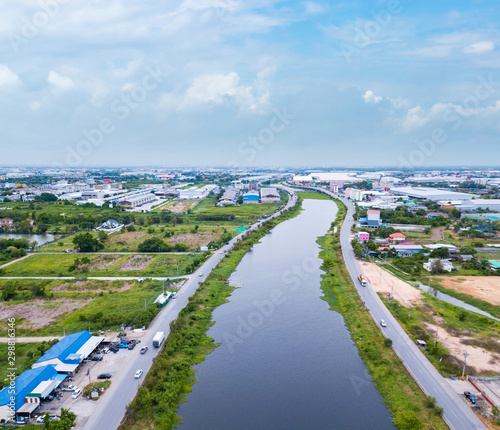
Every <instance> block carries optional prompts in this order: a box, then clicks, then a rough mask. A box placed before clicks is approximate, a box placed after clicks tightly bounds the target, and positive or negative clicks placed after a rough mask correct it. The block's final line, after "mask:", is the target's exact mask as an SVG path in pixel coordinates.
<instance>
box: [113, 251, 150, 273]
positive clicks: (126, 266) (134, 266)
mask: <svg viewBox="0 0 500 430" xmlns="http://www.w3.org/2000/svg"><path fill="white" fill-rule="evenodd" d="M152 261H153V257H150V256H149V255H134V256H133V257H130V258H128V259H127V260H126V261H125V262H123V263H122V264H121V266H120V270H121V271H127V270H143V269H145V268H146V267H147V266H149V264H150V263H151V262H152Z"/></svg>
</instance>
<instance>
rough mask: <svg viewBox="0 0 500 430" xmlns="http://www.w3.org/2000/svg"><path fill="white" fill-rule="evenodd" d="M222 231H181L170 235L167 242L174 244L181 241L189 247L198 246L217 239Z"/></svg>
mask: <svg viewBox="0 0 500 430" xmlns="http://www.w3.org/2000/svg"><path fill="white" fill-rule="evenodd" d="M221 235H222V233H215V232H211V231H203V232H200V233H196V234H193V233H182V234H178V235H176V236H172V237H171V238H170V239H169V240H168V243H169V244H170V245H175V244H176V243H183V244H184V245H186V246H188V247H189V248H191V249H195V248H199V247H200V246H207V245H208V244H209V243H210V242H212V241H213V240H217V239H218V238H219V237H220V236H221Z"/></svg>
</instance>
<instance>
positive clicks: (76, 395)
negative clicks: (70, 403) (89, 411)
mask: <svg viewBox="0 0 500 430" xmlns="http://www.w3.org/2000/svg"><path fill="white" fill-rule="evenodd" d="M80 394H82V390H80V388H77V389H76V390H75V391H74V392H73V394H72V395H71V398H72V399H76V398H77V397H78V396H79V395H80Z"/></svg>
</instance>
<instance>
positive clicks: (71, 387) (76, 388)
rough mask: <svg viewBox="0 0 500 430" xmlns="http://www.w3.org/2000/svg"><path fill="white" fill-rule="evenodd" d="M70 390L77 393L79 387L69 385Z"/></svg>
mask: <svg viewBox="0 0 500 430" xmlns="http://www.w3.org/2000/svg"><path fill="white" fill-rule="evenodd" d="M68 390H71V391H76V390H78V387H77V386H76V385H68Z"/></svg>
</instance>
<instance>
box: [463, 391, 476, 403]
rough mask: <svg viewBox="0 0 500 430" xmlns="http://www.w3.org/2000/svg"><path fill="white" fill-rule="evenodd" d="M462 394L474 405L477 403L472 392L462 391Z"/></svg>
mask: <svg viewBox="0 0 500 430" xmlns="http://www.w3.org/2000/svg"><path fill="white" fill-rule="evenodd" d="M464 396H465V398H466V399H469V401H470V402H471V403H472V404H473V405H475V404H476V403H477V399H476V396H475V395H474V394H472V393H471V392H470V391H464Z"/></svg>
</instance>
